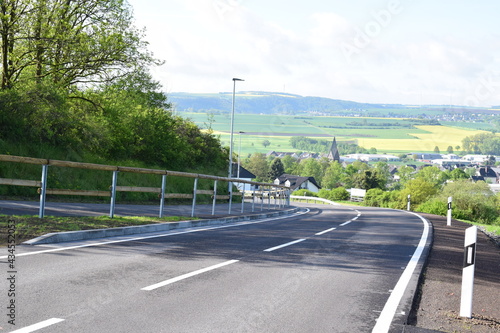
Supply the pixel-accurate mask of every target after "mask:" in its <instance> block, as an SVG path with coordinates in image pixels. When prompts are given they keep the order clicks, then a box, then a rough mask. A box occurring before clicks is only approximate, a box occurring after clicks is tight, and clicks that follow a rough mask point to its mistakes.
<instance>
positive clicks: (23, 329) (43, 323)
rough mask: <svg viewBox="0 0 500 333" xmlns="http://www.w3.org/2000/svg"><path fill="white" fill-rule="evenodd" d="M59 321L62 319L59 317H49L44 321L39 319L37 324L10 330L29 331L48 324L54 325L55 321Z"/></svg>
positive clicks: (16, 331)
mask: <svg viewBox="0 0 500 333" xmlns="http://www.w3.org/2000/svg"><path fill="white" fill-rule="evenodd" d="M61 321H64V319H59V318H51V319H48V320H45V321H41V322H39V323H37V324H33V325H30V326H27V327H24V328H20V329H18V330H15V331H12V332H11V333H30V332H34V331H38V330H39V329H42V328H45V327H47V326H50V325H54V324H57V323H60V322H61Z"/></svg>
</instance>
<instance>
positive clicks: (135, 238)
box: [0, 208, 311, 259]
mask: <svg viewBox="0 0 500 333" xmlns="http://www.w3.org/2000/svg"><path fill="white" fill-rule="evenodd" d="M310 211H311V210H310V209H309V208H306V211H305V212H299V213H295V214H293V215H287V216H279V217H273V218H268V219H264V220H258V221H249V222H236V223H237V224H231V225H222V226H217V227H209V228H200V229H195V230H185V231H179V232H172V233H164V234H158V235H152V236H141V237H133V238H125V239H119V240H114V241H105V242H98V243H90V244H84V245H75V246H68V247H59V248H56V249H50V250H41V251H33V252H25V253H16V257H23V256H30V255H35V254H43V253H51V252H60V251H67V250H74V249H80V248H84V247H91V246H100V245H107V244H116V243H125V242H133V241H138V240H143V239H150V238H159V237H166V236H175V235H182V234H188V233H191V232H200V231H207V230H215V229H223V228H233V227H239V226H242V225H248V224H257V223H265V222H269V221H275V220H282V219H287V218H291V217H296V216H300V215H304V214H307V213H309V212H310ZM7 258H8V256H0V259H7Z"/></svg>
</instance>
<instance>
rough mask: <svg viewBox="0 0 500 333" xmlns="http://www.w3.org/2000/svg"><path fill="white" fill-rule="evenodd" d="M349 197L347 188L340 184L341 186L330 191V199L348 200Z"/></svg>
mask: <svg viewBox="0 0 500 333" xmlns="http://www.w3.org/2000/svg"><path fill="white" fill-rule="evenodd" d="M349 197H350V195H349V192H347V190H346V189H345V188H343V187H342V186H341V187H337V188H334V189H333V190H332V191H331V196H330V200H332V201H335V200H349Z"/></svg>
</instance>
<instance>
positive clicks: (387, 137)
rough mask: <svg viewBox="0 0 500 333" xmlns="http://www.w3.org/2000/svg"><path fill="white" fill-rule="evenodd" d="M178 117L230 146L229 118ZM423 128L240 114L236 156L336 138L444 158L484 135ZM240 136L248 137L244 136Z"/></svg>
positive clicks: (475, 129)
mask: <svg viewBox="0 0 500 333" xmlns="http://www.w3.org/2000/svg"><path fill="white" fill-rule="evenodd" d="M178 114H179V115H180V116H182V117H185V118H190V119H191V120H192V121H194V122H195V123H196V124H197V125H198V126H200V127H201V128H203V129H208V128H211V129H212V130H213V131H214V133H215V134H216V135H219V136H220V138H221V142H222V143H223V145H229V136H230V135H229V134H230V116H229V115H228V114H222V115H221V114H218V115H210V116H209V115H208V114H206V113H187V112H179V113H178ZM419 123H422V121H419V120H410V119H401V118H372V117H370V118H363V117H324V116H321V117H319V116H318V117H311V116H309V115H307V116H306V115H305V116H287V115H245V114H235V119H234V146H233V148H234V150H235V152H236V153H237V152H238V151H239V150H240V149H241V155H242V156H246V155H248V154H252V153H254V152H260V153H267V152H269V151H271V150H276V151H295V149H293V148H292V147H291V145H290V138H291V137H293V136H306V137H314V138H316V139H324V140H333V137H336V139H337V141H353V140H356V141H357V143H358V144H359V145H360V146H362V147H364V148H367V149H370V148H372V147H373V148H376V149H377V151H378V152H381V153H401V152H433V151H434V148H435V147H436V146H437V147H438V148H439V149H440V151H441V152H445V151H446V149H447V148H448V146H452V147H453V149H455V147H456V146H461V145H462V139H463V138H465V137H467V136H471V135H475V134H477V133H482V132H483V131H482V130H479V128H481V126H478V125H475V126H466V125H469V124H465V123H464V124H461V123H446V125H447V126H444V125H421V124H419ZM450 125H454V126H450ZM462 125H463V126H462ZM240 131H241V132H244V133H242V134H239V132H240ZM240 140H241V148H240ZM265 140H267V141H269V143H270V145H269V146H267V147H265V146H264V145H263V144H262V143H263V142H264V141H265Z"/></svg>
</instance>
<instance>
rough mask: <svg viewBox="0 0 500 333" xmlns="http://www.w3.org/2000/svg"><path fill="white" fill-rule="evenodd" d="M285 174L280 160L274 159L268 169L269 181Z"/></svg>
mask: <svg viewBox="0 0 500 333" xmlns="http://www.w3.org/2000/svg"><path fill="white" fill-rule="evenodd" d="M284 173H285V167H284V166H283V163H282V162H281V159H280V158H275V159H274V160H273V162H272V163H271V166H270V168H269V179H270V180H271V181H273V180H274V179H276V178H278V177H279V176H281V175H282V174H284Z"/></svg>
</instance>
